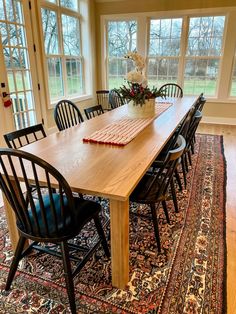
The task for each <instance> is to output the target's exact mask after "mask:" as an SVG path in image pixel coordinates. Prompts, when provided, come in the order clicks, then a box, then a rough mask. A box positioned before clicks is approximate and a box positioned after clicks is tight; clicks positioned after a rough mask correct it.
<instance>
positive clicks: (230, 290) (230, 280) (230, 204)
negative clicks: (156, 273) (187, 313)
mask: <svg viewBox="0 0 236 314" xmlns="http://www.w3.org/2000/svg"><path fill="white" fill-rule="evenodd" d="M197 132H198V133H205V134H222V135H223V136H224V152H225V157H226V162H227V187H226V233H227V238H226V241H227V308H228V312H227V313H228V314H236V284H235V280H236V279H235V278H236V125H235V126H228V125H216V124H205V123H201V124H200V125H199V128H198V130H197Z"/></svg>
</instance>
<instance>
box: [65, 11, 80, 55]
mask: <svg viewBox="0 0 236 314" xmlns="http://www.w3.org/2000/svg"><path fill="white" fill-rule="evenodd" d="M62 31H63V46H64V54H65V55H70V56H79V55H80V37H79V34H80V28H79V20H78V19H77V18H74V17H71V16H68V15H62Z"/></svg>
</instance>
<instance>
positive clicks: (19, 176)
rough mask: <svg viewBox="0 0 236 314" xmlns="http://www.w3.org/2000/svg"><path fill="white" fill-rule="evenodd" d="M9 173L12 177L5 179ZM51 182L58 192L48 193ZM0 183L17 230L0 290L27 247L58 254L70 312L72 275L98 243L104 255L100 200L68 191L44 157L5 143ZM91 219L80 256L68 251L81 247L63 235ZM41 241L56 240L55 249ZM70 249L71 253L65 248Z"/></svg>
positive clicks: (74, 233)
mask: <svg viewBox="0 0 236 314" xmlns="http://www.w3.org/2000/svg"><path fill="white" fill-rule="evenodd" d="M39 173H40V174H41V175H42V174H44V176H45V181H46V182H47V184H44V186H43V189H42V187H41V186H40V182H39ZM10 176H11V180H13V182H12V181H11V180H10ZM12 176H13V177H12ZM31 180H33V181H34V182H35V186H36V193H37V201H35V199H34V198H33V195H32V193H31V192H32V191H31V188H30V183H29V181H30V182H31ZM22 181H23V182H24V184H25V186H26V188H27V195H28V202H27V201H26V200H25V194H24V192H23V191H22V188H21V186H22V185H21V184H20V182H22ZM55 187H57V188H58V193H54V192H53V191H54V190H53V188H55ZM0 188H1V190H2V192H3V193H4V194H5V196H6V198H7V200H8V202H9V203H10V205H11V207H12V210H13V211H14V212H15V215H16V220H17V228H18V231H19V235H20V238H19V241H18V244H17V248H16V251H15V255H14V258H13V260H12V263H11V266H10V271H9V274H8V278H7V282H6V286H5V289H6V290H9V289H10V287H11V283H12V281H13V279H14V276H15V273H16V270H17V267H18V264H19V261H20V260H21V259H22V258H23V257H25V256H27V255H28V254H30V253H31V251H32V250H33V249H34V250H38V251H40V252H44V253H48V254H51V255H54V256H56V257H57V258H58V257H61V258H62V261H63V267H64V276H65V282H66V288H67V293H68V298H69V303H70V309H71V312H72V313H73V314H75V313H76V304H75V293H74V284H73V278H74V277H75V276H76V275H77V274H78V273H79V271H80V270H81V269H82V267H83V266H84V265H85V263H86V262H87V260H88V259H89V258H90V257H91V255H92V254H93V253H94V252H95V250H96V249H97V247H98V246H99V245H100V244H102V246H103V249H104V251H105V254H106V256H107V257H109V256H110V253H109V249H108V246H107V241H106V238H105V235H104V231H103V228H102V225H101V222H100V219H99V212H100V210H101V206H100V204H98V203H96V202H93V201H88V200H83V199H81V198H79V197H75V196H73V195H72V191H71V188H70V186H69V185H68V183H67V181H66V180H65V178H64V177H63V176H62V175H61V174H60V173H59V171H57V170H56V169H55V168H54V167H52V166H51V165H50V164H48V163H47V162H46V161H44V160H42V159H40V158H38V157H37V156H35V155H32V154H30V153H27V152H24V151H20V150H14V149H10V148H4V149H3V148H1V149H0ZM91 220H93V221H94V224H95V228H96V230H97V233H98V235H99V237H98V241H97V242H96V243H95V244H94V245H93V246H92V247H91V248H89V249H88V250H87V252H86V253H85V256H84V258H83V259H82V260H81V258H78V257H77V256H76V255H75V254H74V252H75V250H81V247H80V246H79V245H77V244H75V243H74V242H73V244H70V243H68V240H70V239H74V238H75V237H76V236H77V235H78V234H79V233H80V231H81V230H82V228H83V227H84V226H85V225H86V224H87V223H88V222H90V221H91ZM27 239H30V240H31V241H32V243H30V245H29V246H28V247H27V248H24V246H25V244H26V240H27ZM40 243H44V246H41V245H40ZM47 243H50V244H51V243H53V244H56V245H55V246H56V250H53V248H52V245H50V247H45V244H47ZM72 250H73V257H72V256H71V252H70V251H72ZM72 259H73V261H77V265H76V267H75V269H74V270H73V271H72V269H71V263H70V260H72Z"/></svg>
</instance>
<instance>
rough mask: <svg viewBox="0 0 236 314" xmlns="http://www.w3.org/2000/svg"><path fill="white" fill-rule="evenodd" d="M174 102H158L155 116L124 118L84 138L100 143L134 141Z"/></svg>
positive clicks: (118, 144) (122, 144) (116, 143)
mask: <svg viewBox="0 0 236 314" xmlns="http://www.w3.org/2000/svg"><path fill="white" fill-rule="evenodd" d="M172 105H173V103H167V102H166V103H158V104H156V108H155V111H156V112H155V116H154V117H151V118H145V119H130V118H123V119H121V120H119V121H117V122H114V123H110V124H108V125H107V126H105V127H104V128H102V129H101V130H98V131H96V132H94V133H93V134H91V135H90V136H88V137H85V138H83V141H84V142H85V143H100V144H110V145H117V146H124V145H126V144H128V143H129V142H130V141H132V140H133V139H134V138H135V137H136V136H137V135H138V134H139V133H140V132H141V131H142V130H143V129H144V128H145V127H146V126H148V125H149V124H150V123H151V122H152V121H153V120H154V119H155V118H156V117H158V116H159V115H161V114H162V113H163V112H164V111H166V110H167V109H168V108H169V107H171V106H172Z"/></svg>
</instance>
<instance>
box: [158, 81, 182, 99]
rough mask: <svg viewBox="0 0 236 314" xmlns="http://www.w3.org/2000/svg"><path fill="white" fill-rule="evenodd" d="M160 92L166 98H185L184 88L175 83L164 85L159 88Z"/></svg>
mask: <svg viewBox="0 0 236 314" xmlns="http://www.w3.org/2000/svg"><path fill="white" fill-rule="evenodd" d="M159 92H161V93H162V95H163V97H164V98H167V97H174V98H182V97H183V90H182V88H181V87H180V86H179V85H177V84H174V83H167V84H164V85H162V86H161V87H160V88H159Z"/></svg>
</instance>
